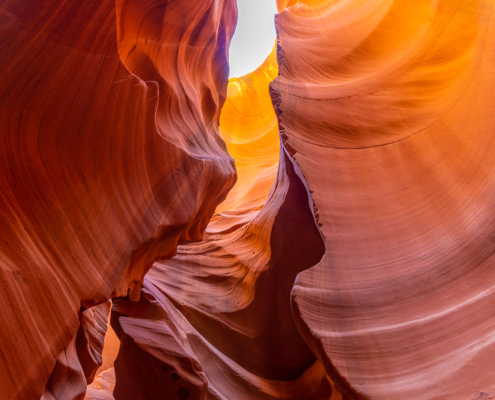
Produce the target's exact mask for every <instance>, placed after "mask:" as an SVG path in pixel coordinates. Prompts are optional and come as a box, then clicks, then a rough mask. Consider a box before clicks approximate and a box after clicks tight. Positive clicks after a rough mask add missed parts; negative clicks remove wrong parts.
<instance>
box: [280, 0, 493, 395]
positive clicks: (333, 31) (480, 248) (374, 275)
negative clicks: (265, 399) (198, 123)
mask: <svg viewBox="0 0 495 400" xmlns="http://www.w3.org/2000/svg"><path fill="white" fill-rule="evenodd" d="M282 3H283V2H282ZM288 5H290V6H291V7H288V8H286V9H285V10H284V11H282V12H281V13H280V14H279V15H278V16H277V18H276V26H277V30H278V38H279V47H280V50H279V53H278V55H279V67H280V77H278V78H277V79H276V80H275V82H274V83H273V84H272V85H273V86H272V89H273V93H274V98H275V103H276V104H277V107H278V110H279V111H278V113H279V121H280V129H281V132H282V136H283V138H284V144H285V147H286V148H287V149H288V150H289V151H290V152H291V154H292V155H293V156H294V159H295V160H296V162H297V164H298V165H299V167H300V169H301V172H302V174H303V175H304V177H305V179H306V181H307V184H308V186H309V188H310V189H311V191H312V195H313V199H314V203H315V210H316V216H317V219H318V222H319V227H320V230H321V232H322V234H323V236H324V238H325V248H326V250H325V256H324V257H323V259H322V261H321V262H320V263H319V264H318V265H316V266H315V267H313V268H311V269H309V270H307V271H304V272H302V273H301V274H300V275H299V276H298V279H297V281H296V285H295V287H294V290H293V291H292V298H293V307H294V314H295V319H296V322H297V324H298V327H299V329H300V331H301V333H302V334H303V336H304V338H305V340H306V341H307V343H308V344H309V345H310V347H311V348H312V350H313V352H314V353H315V354H317V356H318V359H319V360H320V361H321V362H322V363H323V365H324V366H325V368H326V370H327V371H328V373H329V374H330V376H331V378H332V379H333V380H334V381H335V382H336V383H337V384H338V385H339V386H340V387H341V388H342V389H343V390H345V391H346V392H347V393H348V394H349V395H350V396H352V397H354V398H358V399H392V398H401V399H459V400H461V399H469V398H485V397H486V398H488V397H489V396H493V395H494V394H495V375H494V373H493V368H491V364H492V363H493V353H492V347H493V335H494V332H495V330H494V329H495V314H494V312H493V307H492V306H491V305H490V304H492V302H493V299H494V297H493V296H494V294H493V293H494V289H493V288H494V283H495V274H494V273H493V271H494V265H495V260H494V257H493V249H494V243H495V242H494V230H493V226H494V222H495V213H494V211H493V201H494V195H493V194H494V193H495V192H494V189H495V174H494V172H495V164H494V163H493V162H492V161H491V160H492V158H493V157H492V155H493V151H494V150H495V140H494V138H495V136H494V135H493V133H494V129H495V120H494V118H493V106H494V104H495V85H494V83H495V82H494V74H493V66H494V61H495V60H494V49H495V46H494V35H493V32H494V30H493V29H494V21H495V19H494V3H493V1H485V0H481V1H464V0H448V1H444V0H439V1H430V0H424V1H423V0H421V1H414V2H410V1H400V0H380V1H374V2H369V1H292V2H290V4H288ZM280 6H281V8H283V7H284V4H280Z"/></svg>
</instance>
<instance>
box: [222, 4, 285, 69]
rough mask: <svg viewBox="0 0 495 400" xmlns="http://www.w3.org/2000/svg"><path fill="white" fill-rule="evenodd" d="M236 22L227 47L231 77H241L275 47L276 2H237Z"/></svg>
mask: <svg viewBox="0 0 495 400" xmlns="http://www.w3.org/2000/svg"><path fill="white" fill-rule="evenodd" d="M237 12H238V20H237V26H236V29H235V33H234V36H233V38H232V41H231V43H230V50H229V64H230V77H231V78H233V77H241V76H244V75H246V74H248V73H250V72H252V71H254V70H255V69H256V68H258V67H259V66H260V65H261V63H262V62H263V61H265V59H266V58H267V57H268V55H269V54H270V52H271V51H272V49H273V45H274V43H275V38H276V33H275V23H274V18H275V14H276V13H277V6H276V2H275V0H237Z"/></svg>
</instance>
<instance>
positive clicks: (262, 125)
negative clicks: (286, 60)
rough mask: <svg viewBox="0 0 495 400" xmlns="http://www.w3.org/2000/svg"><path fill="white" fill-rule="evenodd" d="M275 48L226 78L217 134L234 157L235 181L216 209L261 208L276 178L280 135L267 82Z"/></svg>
mask: <svg viewBox="0 0 495 400" xmlns="http://www.w3.org/2000/svg"><path fill="white" fill-rule="evenodd" d="M276 50H277V49H276V46H275V47H274V48H273V51H272V52H271V54H270V56H269V57H268V58H267V59H266V61H265V62H264V63H263V64H262V65H261V66H260V67H259V68H258V69H257V70H256V71H254V72H252V73H250V74H248V75H246V76H243V77H241V78H232V79H230V81H229V86H228V88H227V100H226V102H225V104H224V106H223V108H222V113H221V115H220V135H221V136H222V139H223V140H224V141H225V143H226V144H227V150H228V152H229V154H230V156H231V157H232V158H233V159H234V160H235V165H236V169H237V182H236V184H235V185H234V187H233V188H232V189H231V191H230V192H229V194H228V196H227V199H226V200H225V201H224V202H223V203H222V204H220V205H219V206H218V208H217V213H219V212H222V211H234V210H236V209H238V208H242V209H243V210H244V209H246V208H250V209H253V210H254V209H260V208H261V207H262V206H263V205H264V204H265V202H266V199H267V197H268V193H269V192H270V189H271V187H272V185H273V182H274V181H275V175H276V173H277V168H278V159H279V153H280V138H279V134H278V122H277V118H276V117H275V111H274V110H273V105H272V100H271V98H270V94H269V90H268V85H269V84H270V83H271V82H272V81H273V80H274V79H275V78H276V77H277V75H278V65H277V54H276Z"/></svg>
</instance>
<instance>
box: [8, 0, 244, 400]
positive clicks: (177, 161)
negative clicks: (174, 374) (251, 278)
mask: <svg viewBox="0 0 495 400" xmlns="http://www.w3.org/2000/svg"><path fill="white" fill-rule="evenodd" d="M235 18H236V9H235V3H234V2H233V1H231V0H228V1H227V0H225V1H223V0H215V1H207V0H204V1H197V2H194V4H192V3H191V4H190V5H189V6H188V7H184V6H183V4H182V5H181V2H177V1H169V2H163V1H152V0H149V1H120V0H119V1H116V2H115V1H110V0H98V1H96V0H85V1H77V0H62V1H43V2H40V1H34V0H15V1H10V0H3V1H0V38H1V39H0V50H1V52H2V59H1V60H0V71H1V75H2V80H1V82H0V104H1V106H0V131H1V132H2V134H1V139H0V152H1V163H0V187H1V191H0V227H1V242H0V271H1V272H0V274H1V276H2V284H1V290H0V310H1V316H2V326H1V327H0V343H1V347H2V354H3V357H2V360H1V361H0V388H1V395H0V397H1V398H2V399H4V398H5V399H39V398H40V396H41V395H42V394H43V391H44V390H45V386H46V385H47V382H48V381H49V378H50V375H51V374H52V371H53V375H52V377H51V378H50V381H49V382H48V386H47V387H46V390H47V391H46V392H45V397H46V398H57V399H61V400H68V399H72V398H80V397H81V396H84V391H85V385H86V379H89V378H90V375H91V374H90V375H89V376H88V373H87V371H86V361H87V360H81V359H79V360H78V358H77V357H78V356H79V354H78V349H79V347H78V343H79V342H78V339H77V335H78V334H79V333H78V328H79V327H80V326H81V325H82V323H83V319H84V318H85V317H84V316H85V313H86V312H88V311H89V310H90V309H91V307H93V306H95V305H97V304H100V303H104V302H106V301H107V300H108V299H109V298H111V297H122V296H124V297H125V296H127V297H128V298H129V299H131V300H138V298H139V295H140V291H141V286H142V283H143V278H144V275H145V274H146V272H147V271H148V269H149V268H150V267H151V265H152V264H153V262H154V261H155V260H157V259H163V258H168V257H171V256H173V255H174V254H175V252H176V246H177V243H178V242H183V241H186V242H188V241H191V240H192V241H194V240H200V239H201V237H202V234H203V231H204V229H205V227H206V225H207V223H208V221H209V220H210V219H211V216H212V214H213V213H214V210H215V209H216V207H217V206H218V204H219V203H220V202H221V201H223V200H224V199H225V197H226V195H227V193H228V191H229V189H230V188H231V187H232V185H233V184H234V182H235V169H234V163H233V160H232V159H231V158H230V156H229V155H228V153H227V151H226V148H225V144H224V143H223V141H222V140H221V138H220V137H219V135H218V118H219V114H220V108H221V106H222V104H223V102H224V100H225V96H226V90H227V76H228V64H227V49H228V44H229V41H230V37H231V36H232V33H233V30H234V27H235ZM172 28H173V29H172ZM164 54H166V56H164ZM85 309H88V311H86V312H84V313H82V312H80V310H85ZM105 317H106V315H105ZM80 320H81V321H80ZM86 333H87V332H86ZM100 333H101V335H104V332H100ZM88 340H89V337H88ZM97 341H101V342H103V336H100V337H99V339H98V340H97ZM61 353H62V354H61ZM60 354H61V356H60V357H59V355H60ZM57 357H58V361H57ZM78 362H80V364H81V368H82V369H80V368H79V367H77V368H76V369H77V371H76V370H73V368H74V366H75V365H76V364H77V363H78ZM100 362H101V361H100ZM56 363H57V366H56V367H55V364H56ZM90 364H91V363H90ZM54 368H55V370H54ZM92 368H93V367H91V368H90V369H91V371H92ZM69 375H70V376H71V377H77V383H75V382H72V378H70V380H71V382H72V385H73V386H74V387H72V388H71V387H66V388H60V387H59V386H58V383H57V382H56V381H57V380H58V379H59V377H62V378H61V379H62V380H63V382H62V385H69V384H70V383H71V382H69V379H68V378H67V376H69ZM59 383H60V382H59ZM56 387H58V389H56V390H55V389H54V388H56ZM52 389H53V390H52ZM72 389H74V390H72ZM71 390H72V392H71V394H68V393H69V392H70V391H71ZM57 393H58V394H57ZM47 396H48V397H47ZM49 396H52V397H49Z"/></svg>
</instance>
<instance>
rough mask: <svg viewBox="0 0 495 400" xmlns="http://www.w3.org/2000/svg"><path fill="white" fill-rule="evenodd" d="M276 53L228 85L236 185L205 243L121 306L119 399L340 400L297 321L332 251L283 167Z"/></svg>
mask: <svg viewBox="0 0 495 400" xmlns="http://www.w3.org/2000/svg"><path fill="white" fill-rule="evenodd" d="M274 56H275V51H274V52H273V53H272V55H271V56H270V57H269V58H268V59H267V61H266V62H265V63H264V64H263V65H262V66H261V67H260V68H259V69H258V70H257V71H255V72H253V73H252V74H249V75H247V76H246V77H243V78H240V79H233V80H231V81H230V83H229V90H228V94H229V97H228V99H227V102H226V106H225V107H224V109H223V110H222V115H221V120H220V127H221V129H220V132H221V134H222V137H223V138H225V139H226V141H227V146H228V148H229V152H230V154H231V155H232V156H233V157H234V158H235V160H236V165H237V168H238V174H239V179H238V182H237V183H236V185H235V186H234V188H233V189H232V191H231V192H230V193H229V196H228V197H227V199H226V201H225V202H224V203H222V204H221V205H220V206H219V208H218V210H219V211H221V212H219V213H218V214H216V215H215V216H214V218H213V219H212V221H211V222H210V224H209V226H208V228H207V230H206V234H205V237H204V240H203V241H201V242H198V243H192V244H188V245H182V246H179V248H178V253H177V256H176V257H174V258H173V259H172V260H164V261H160V262H157V263H155V265H154V266H153V268H152V269H151V270H150V272H149V273H148V274H147V276H146V279H145V283H144V288H143V295H142V298H141V300H140V302H139V303H137V304H136V303H132V302H129V301H126V300H119V301H118V302H116V303H115V304H114V312H113V313H112V315H113V316H112V318H113V321H114V322H113V326H114V329H115V330H116V332H117V333H118V334H119V335H120V338H121V342H122V344H121V348H120V352H119V356H118V357H117V360H116V362H115V373H116V386H115V391H114V395H115V398H116V399H118V400H121V399H122V400H124V399H129V400H130V399H134V398H139V397H140V396H141V397H144V398H147V399H155V398H156V399H159V398H162V397H163V395H164V394H166V395H168V396H169V397H170V398H182V397H181V396H182V395H184V396H186V394H187V395H188V396H191V398H194V399H204V398H208V399H246V400H247V399H253V398H256V399H294V400H296V399H301V398H307V399H330V398H331V397H332V394H333V397H332V398H333V399H338V398H341V396H340V394H339V392H338V391H335V390H332V385H333V383H332V382H331V381H330V380H329V379H328V376H327V374H326V372H325V371H324V369H323V367H322V366H321V364H320V363H319V362H318V361H317V360H316V358H315V356H314V355H313V353H312V352H311V351H310V349H309V348H308V347H307V345H306V344H305V342H304V341H303V340H302V337H301V336H300V334H299V332H298V331H297V329H296V326H295V324H294V321H293V318H292V312H291V307H290V291H291V290H292V286H293V283H294V280H295V277H296V275H297V274H298V273H299V272H300V271H301V270H303V269H304V268H309V267H311V266H312V265H314V264H315V263H317V262H318V261H319V259H320V258H321V256H322V255H323V251H324V248H323V243H322V240H321V237H320V235H319V233H318V231H317V229H316V226H315V224H314V217H313V215H312V214H311V209H310V207H309V204H310V203H309V197H308V192H307V190H306V188H305V186H304V184H303V183H302V181H301V180H300V178H299V176H298V171H297V167H296V166H295V165H293V163H292V161H291V160H290V157H288V156H287V155H286V154H285V152H282V153H281V154H282V158H281V160H280V162H279V160H278V158H279V157H278V153H279V151H280V147H279V145H280V141H279V137H278V129H277V119H276V115H275V113H274V110H273V107H272V106H271V99H270V96H269V90H268V85H269V83H270V82H271V81H272V79H273V78H274V77H275V76H276V72H277V69H276V68H277V66H276V61H275V59H274ZM260 149H263V151H260ZM251 154H254V155H255V156H252V155H251ZM277 166H278V174H277V177H276V180H275V183H274V185H273V187H272V188H271V191H270V186H271V184H272V182H273V180H274V179H275V175H274V169H275V168H277ZM265 199H267V200H266V204H264V201H265ZM263 204H264V207H263V208H261V206H262V205H263ZM222 210H223V211H222ZM301 232H304V235H303V234H301ZM308 255H309V256H308ZM135 360H144V361H142V362H139V363H136V361H135ZM184 398H186V397H184Z"/></svg>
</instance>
